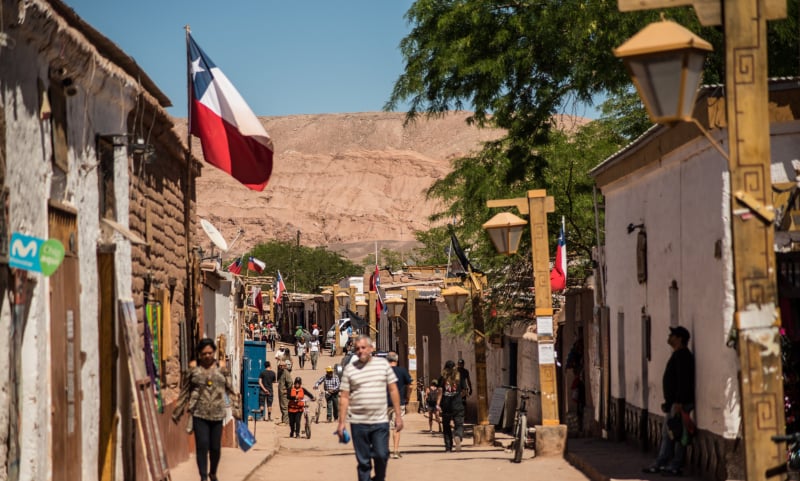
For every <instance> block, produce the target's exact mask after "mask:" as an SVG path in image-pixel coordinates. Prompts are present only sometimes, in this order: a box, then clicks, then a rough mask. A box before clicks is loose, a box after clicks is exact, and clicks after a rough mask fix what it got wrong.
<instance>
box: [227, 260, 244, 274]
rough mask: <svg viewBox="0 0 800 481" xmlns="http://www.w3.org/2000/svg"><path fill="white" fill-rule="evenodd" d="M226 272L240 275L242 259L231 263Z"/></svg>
mask: <svg viewBox="0 0 800 481" xmlns="http://www.w3.org/2000/svg"><path fill="white" fill-rule="evenodd" d="M228 272H230V273H232V274H237V275H239V274H241V273H242V259H241V257H240V258H239V259H236V260H235V261H233V262H231V265H229V266H228Z"/></svg>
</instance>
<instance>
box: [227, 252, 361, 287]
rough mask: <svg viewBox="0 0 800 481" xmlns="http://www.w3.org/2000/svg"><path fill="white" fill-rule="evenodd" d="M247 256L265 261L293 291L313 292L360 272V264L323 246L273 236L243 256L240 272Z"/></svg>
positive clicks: (268, 267) (271, 270) (269, 270)
mask: <svg viewBox="0 0 800 481" xmlns="http://www.w3.org/2000/svg"><path fill="white" fill-rule="evenodd" d="M249 256H253V257H255V258H257V259H259V260H261V261H263V262H264V263H265V264H266V267H265V268H264V272H265V273H268V274H270V275H273V276H274V275H277V272H278V271H281V275H282V276H283V279H284V282H285V284H286V287H287V288H288V289H291V290H296V291H297V292H307V293H317V292H320V286H327V285H332V284H334V283H336V282H339V280H341V279H342V278H344V277H350V276H357V275H361V274H363V273H364V271H363V270H362V268H361V267H360V266H358V265H356V264H354V263H352V262H351V261H349V260H347V259H345V258H344V257H342V256H341V255H339V254H337V253H335V252H331V251H329V250H327V249H326V248H325V247H306V246H299V245H297V244H295V243H294V242H283V241H277V240H275V241H270V242H267V243H264V244H258V245H257V246H255V247H253V249H252V250H251V251H250V252H249V253H247V254H245V255H244V256H243V260H244V261H245V263H244V264H245V265H244V267H243V269H242V272H244V271H245V268H246V265H247V259H248V257H249ZM229 263H230V261H229V262H228V264H229ZM226 265H227V264H226ZM250 274H251V275H256V274H255V273H252V272H251V273H250Z"/></svg>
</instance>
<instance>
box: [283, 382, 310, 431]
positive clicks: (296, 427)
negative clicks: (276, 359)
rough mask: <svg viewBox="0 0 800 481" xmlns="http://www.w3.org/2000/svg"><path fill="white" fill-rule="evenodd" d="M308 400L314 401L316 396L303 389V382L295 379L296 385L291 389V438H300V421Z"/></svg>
mask: <svg viewBox="0 0 800 481" xmlns="http://www.w3.org/2000/svg"><path fill="white" fill-rule="evenodd" d="M306 398H308V399H310V400H312V401H313V400H314V395H313V394H311V393H310V392H308V391H306V390H305V389H303V380H302V379H300V377H299V376H298V377H296V378H294V385H293V386H292V387H291V388H290V389H289V437H290V438H291V437H295V438H299V437H300V420H301V419H303V410H304V409H305V407H306Z"/></svg>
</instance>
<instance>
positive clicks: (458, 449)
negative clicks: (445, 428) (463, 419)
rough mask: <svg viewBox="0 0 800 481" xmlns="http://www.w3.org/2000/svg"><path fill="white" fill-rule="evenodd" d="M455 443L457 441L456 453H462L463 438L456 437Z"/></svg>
mask: <svg viewBox="0 0 800 481" xmlns="http://www.w3.org/2000/svg"><path fill="white" fill-rule="evenodd" d="M455 441H456V452H457V453H460V452H461V438H460V437H459V436H456V440H455Z"/></svg>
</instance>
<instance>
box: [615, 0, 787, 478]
mask: <svg viewBox="0 0 800 481" xmlns="http://www.w3.org/2000/svg"><path fill="white" fill-rule="evenodd" d="M618 5H619V9H620V10H621V11H627V10H649V9H654V8H663V7H674V6H677V5H693V6H694V7H695V10H696V12H697V14H698V18H699V19H700V22H701V23H702V24H703V25H706V26H710V25H719V24H722V25H723V27H724V31H725V102H726V112H727V116H726V121H727V127H728V145H729V152H728V153H727V154H725V153H724V152H723V154H724V157H725V158H726V159H727V160H728V169H729V172H730V192H731V200H730V202H731V233H732V236H731V237H732V241H733V271H734V272H733V277H734V287H735V295H736V313H735V318H734V323H735V326H736V329H737V331H738V336H737V351H738V355H739V364H740V367H741V370H740V376H739V391H740V393H741V416H742V426H743V432H744V440H745V443H744V446H745V450H744V452H745V466H746V475H747V476H746V477H747V479H749V480H758V479H765V471H766V469H767V468H769V467H770V466H774V465H775V464H779V463H780V462H781V460H782V459H783V453H782V450H783V449H782V446H780V445H777V444H775V443H773V442H771V440H770V437H771V436H773V435H777V434H781V433H783V432H784V429H785V424H784V422H785V421H784V410H783V384H782V377H783V374H782V365H781V357H780V340H779V333H778V327H779V326H780V313H779V311H778V309H777V308H776V302H777V288H776V279H775V251H774V245H773V243H774V230H773V229H774V228H773V226H772V217H773V216H774V209H773V206H772V197H771V196H772V179H771V172H770V169H771V158H770V132H769V104H768V102H769V95H768V81H767V34H766V32H767V20H772V19H778V18H784V17H785V16H786V0H748V1H743V0H721V1H713V0H694V1H690V0H679V1H671V0H619V3H618ZM723 12H724V18H723ZM648 28H649V27H648ZM646 30H647V28H646V29H645V31H646ZM645 31H642V32H640V34H642V33H645ZM634 38H636V37H634ZM634 38H632V39H631V40H630V41H633V40H634ZM662 40H663V39H662ZM630 41H629V42H630ZM625 45H626V44H623V45H622V46H621V47H620V48H619V49H617V50H618V51H619V50H621V49H622V48H623V47H625ZM617 54H618V55H619V52H617ZM624 54H625V51H624V50H623V55H622V56H623V58H626V57H625V55H624ZM645 60H646V59H645ZM628 62H630V59H628ZM629 69H630V71H631V74H632V75H634V83H635V84H636V85H637V88H639V85H640V84H641V85H642V88H639V91H640V93H642V92H646V91H648V90H649V91H652V92H653V93H657V92H656V91H657V90H659V87H658V82H660V75H654V76H647V75H643V73H644V71H643V70H642V69H631V68H630V67H629ZM687 81H688V79H687ZM689 88H695V89H696V85H695V86H689V85H687V86H686V87H683V91H684V94H692V95H694V92H687V89H689ZM642 100H643V102H644V103H645V105H646V106H647V109H648V112H651V111H653V110H654V109H655V107H653V105H652V102H653V100H651V99H650V98H649V96H647V95H643V99H642ZM692 102H693V100H692ZM651 116H652V114H651ZM683 117H685V115H684V116H683ZM654 120H656V119H654ZM695 122H696V121H695ZM698 125H699V124H698ZM712 145H713V142H712ZM718 150H721V149H719V148H718ZM753 214H755V215H753Z"/></svg>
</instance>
